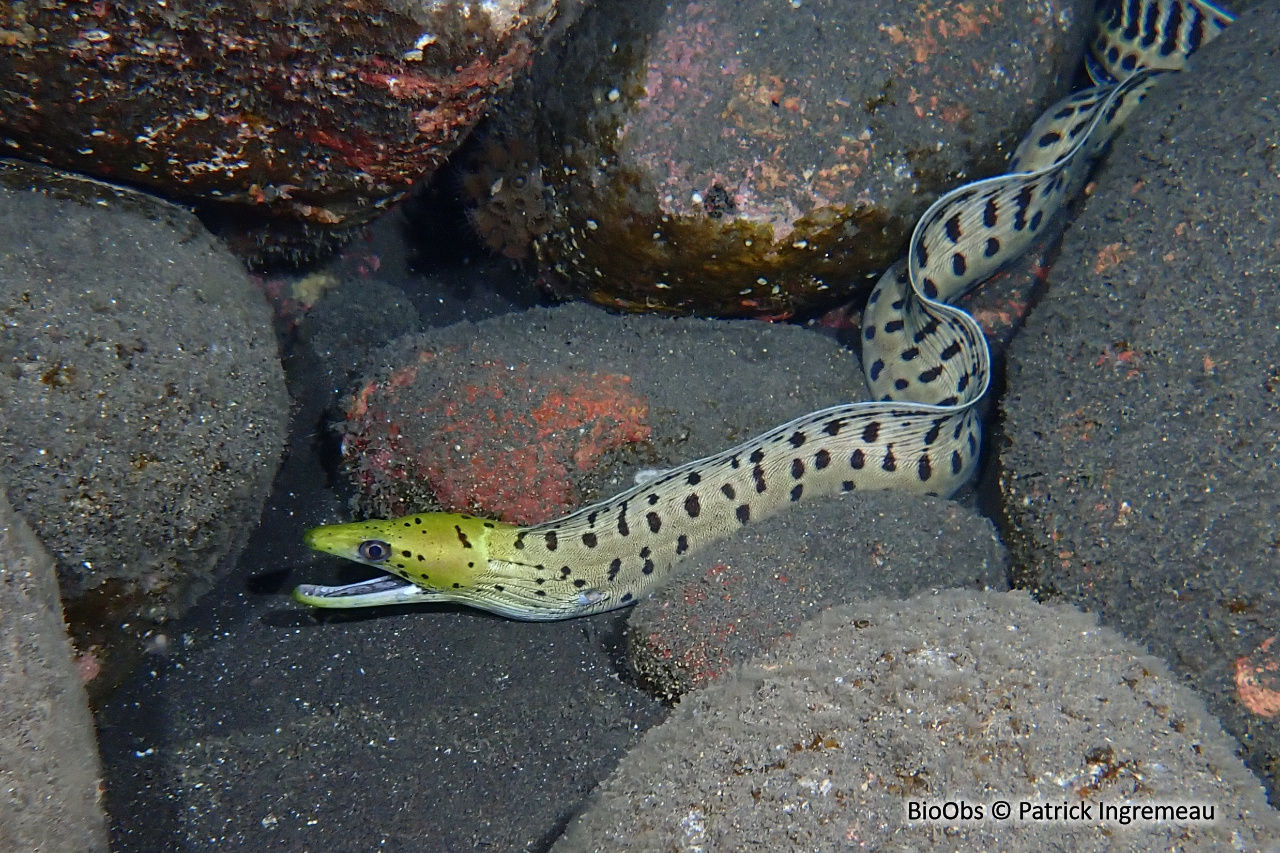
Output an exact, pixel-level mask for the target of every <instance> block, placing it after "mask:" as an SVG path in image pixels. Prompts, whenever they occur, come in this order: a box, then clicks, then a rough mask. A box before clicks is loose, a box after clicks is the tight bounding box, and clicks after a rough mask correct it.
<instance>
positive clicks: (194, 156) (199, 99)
mask: <svg viewBox="0 0 1280 853" xmlns="http://www.w3.org/2000/svg"><path fill="white" fill-rule="evenodd" d="M557 5H558V4H557V3H556V2H555V0H496V1H495V2H485V3H465V2H463V3H454V2H434V0H420V2H404V0H350V2H341V3H333V2H327V0H302V2H287V3H286V2H279V0H266V2H259V0H217V2H213V3H203V2H194V0H166V2H151V1H150V0H146V2H143V0H92V2H75V0H49V2H41V3H5V4H2V5H0V81H3V82H0V138H3V140H4V142H5V143H6V147H7V150H6V152H5V153H7V154H9V155H17V156H22V157H26V158H33V159H39V160H42V161H44V162H46V163H50V164H52V165H55V166H58V167H61V168H66V169H72V170H75V171H79V172H83V173H87V174H91V175H94V176H96V177H101V178H106V179H109V180H112V181H119V182H125V183H130V184H134V185H136V186H141V187H145V188H148V189H151V190H156V191H159V192H161V193H163V194H165V195H168V196H170V197H172V198H178V199H182V200H184V201H188V202H195V203H214V202H216V203H219V204H221V205H224V206H225V205H230V206H231V209H230V210H226V209H224V210H222V211H221V212H222V213H225V214H228V215H227V218H228V219H235V220H237V221H239V222H241V223H243V222H244V221H245V220H246V218H247V219H248V221H249V222H251V223H252V222H255V221H256V223H257V224H258V225H260V226H261V225H265V224H268V223H271V224H274V225H275V226H276V228H275V229H274V230H272V229H265V228H263V229H261V230H262V233H261V234H259V235H258V239H259V240H266V239H267V238H266V236H265V235H266V234H268V233H270V234H271V237H270V240H272V241H275V242H276V243H280V242H281V241H288V240H289V239H290V238H291V237H292V238H295V239H296V238H297V237H299V236H300V237H301V238H302V240H301V241H299V242H298V243H295V244H292V245H302V246H304V247H305V246H307V245H309V246H311V247H314V246H316V245H317V244H323V243H325V242H332V241H333V240H334V239H336V238H337V237H338V236H339V235H340V234H341V233H342V232H344V231H349V230H350V229H351V228H353V227H356V226H359V225H361V224H363V223H365V222H368V221H369V220H370V219H372V218H373V217H374V216H375V215H376V214H377V213H378V212H379V211H380V210H381V209H383V208H385V207H386V206H387V205H388V204H390V203H391V202H392V201H394V200H395V199H397V198H399V197H400V196H401V195H402V194H403V193H404V192H405V191H406V190H407V189H408V188H409V187H410V185H412V184H413V183H414V182H415V181H417V180H419V179H420V178H422V177H424V176H426V175H429V174H431V173H432V172H433V171H434V170H435V169H436V168H437V167H438V166H439V165H440V164H441V163H442V162H443V161H444V159H445V158H446V157H447V156H448V155H449V154H450V153H451V152H452V151H453V149H454V148H455V147H456V145H457V144H458V142H459V141H460V139H461V138H462V137H463V136H464V135H465V134H466V133H467V132H468V131H469V130H470V129H471V127H472V125H474V124H475V122H476V121H477V120H478V119H479V118H480V116H481V114H482V112H483V111H484V110H485V108H486V107H487V106H488V104H489V102H490V100H491V98H492V97H493V96H494V94H495V93H496V92H497V91H498V90H500V89H501V88H502V87H503V86H505V85H506V84H507V83H508V81H510V79H511V78H512V75H513V74H515V73H516V72H517V71H519V70H522V69H523V68H525V67H526V66H527V64H528V61H529V59H530V57H531V56H532V54H533V51H534V49H535V47H536V43H537V39H538V38H540V37H541V36H542V34H543V33H544V31H545V30H546V28H547V26H548V24H549V23H550V21H551V19H552V18H553V17H554V15H555V12H556V8H557ZM299 231H301V232H302V233H301V234H299V233H298V232H299ZM241 248H242V249H243V250H248V251H251V252H253V251H262V250H267V251H270V250H271V249H272V244H271V243H266V244H264V245H260V246H254V245H253V243H252V242H245V243H244V244H243V245H242V246H241Z"/></svg>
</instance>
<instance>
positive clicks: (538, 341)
mask: <svg viewBox="0 0 1280 853" xmlns="http://www.w3.org/2000/svg"><path fill="white" fill-rule="evenodd" d="M379 359H380V361H381V363H382V364H381V366H380V368H379V370H378V371H376V372H375V373H374V374H373V375H372V376H371V377H369V378H368V379H366V380H365V381H364V382H362V384H361V389H360V391H359V393H358V394H357V395H356V398H355V399H354V400H353V401H352V403H351V405H350V406H349V409H348V421H347V425H346V435H345V438H344V446H345V450H346V458H347V459H348V469H349V472H350V473H351V475H352V476H353V478H354V480H355V483H356V485H357V487H358V488H359V489H360V491H361V495H362V497H361V498H360V499H359V505H360V506H359V508H360V509H361V510H362V511H363V512H365V513H366V514H369V515H379V516H387V515H399V514H404V513H405V512H407V511H418V510H423V509H428V508H431V507H433V506H443V507H444V508H446V509H451V510H454V511H474V512H476V513H479V514H483V515H487V516H492V517H500V518H502V519H503V520H506V521H514V522H517V523H532V522H535V521H544V520H547V519H549V518H554V517H555V516H557V515H561V514H564V513H566V512H569V511H570V510H573V509H576V508H577V507H579V506H582V505H584V504H586V503H590V502H591V501H593V500H598V499H602V498H606V497H608V496H610V495H612V494H614V493H616V492H618V491H621V490H622V489H624V488H627V487H629V486H630V485H631V484H632V483H633V482H634V476H635V474H636V472H637V471H639V470H640V469H642V468H646V467H650V466H657V467H670V466H672V465H678V464H681V463H684V462H688V461H690V460H692V459H697V458H699V457H701V456H706V455H708V454H711V453H714V452H717V451H720V450H723V449H725V448H726V447H731V446H733V445H734V444H736V443H738V442H741V441H745V440H746V439H748V438H750V437H751V436H753V435H756V434H758V433H761V432H764V431H765V430H766V429H768V428H770V427H773V426H776V425H777V424H780V423H784V422H786V421H788V420H790V419H791V418H794V417H798V416H799V415H802V414H805V413H807V412H810V411H813V410H814V409H819V408H822V407H823V406H829V405H834V404H835V403H838V402H844V401H847V400H855V399H859V398H860V396H861V395H862V394H864V393H865V391H864V390H863V389H864V386H863V380H862V371H861V369H860V368H859V367H858V365H857V362H856V360H855V359H854V357H853V356H852V354H851V353H849V352H848V351H846V350H842V349H840V348H839V347H838V346H836V344H835V343H834V342H833V341H831V340H830V339H828V338H824V337H822V336H820V335H816V334H813V333H812V332H807V331H804V330H801V329H797V328H794V327H787V326H767V325H764V324H759V323H745V322H744V323H735V324H722V323H715V322H712V321H705V320H691V319H670V318H660V317H618V316H613V315H609V314H606V313H605V312H603V311H600V310H599V309H596V308H591V307H588V306H584V305H566V306H563V307H560V308H555V309H550V310H548V309H534V310H532V311H527V312H524V313H521V314H512V315H507V316H503V317H496V318H493V319H490V320H486V321H484V322H482V323H460V324H458V325H456V326H451V327H449V328H447V329H441V330H438V331H433V332H430V333H428V334H425V335H418V336H410V337H406V338H403V339H401V340H400V341H397V342H395V343H393V344H391V345H390V346H389V347H388V348H387V349H386V350H384V351H383V352H382V353H381V354H380V356H379ZM675 380H678V381H675Z"/></svg>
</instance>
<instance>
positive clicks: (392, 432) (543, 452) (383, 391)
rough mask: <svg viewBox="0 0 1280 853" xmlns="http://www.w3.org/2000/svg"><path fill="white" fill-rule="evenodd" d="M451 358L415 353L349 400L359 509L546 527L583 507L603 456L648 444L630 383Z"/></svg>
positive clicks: (348, 449)
mask: <svg viewBox="0 0 1280 853" xmlns="http://www.w3.org/2000/svg"><path fill="white" fill-rule="evenodd" d="M457 356H458V353H456V352H453V351H448V350H446V351H445V352H441V353H430V352H422V353H420V354H419V361H420V364H419V365H410V366H405V367H401V368H400V369H398V370H396V371H393V372H392V373H390V374H389V375H388V376H386V377H385V378H384V379H381V380H374V381H370V382H367V383H366V384H365V385H364V386H363V387H362V388H361V389H360V390H359V392H358V393H357V394H356V396H355V398H354V399H353V400H352V401H351V404H350V406H349V407H348V412H347V425H346V437H345V439H344V441H343V458H344V459H345V460H346V463H347V467H348V470H349V471H350V472H351V474H352V476H353V477H354V480H355V484H356V486H357V488H358V489H359V491H360V495H359V496H357V498H356V503H357V506H358V508H359V509H360V510H361V511H362V512H364V513H366V514H368V515H373V516H395V515H403V514H406V513H410V512H416V511H422V510H428V509H437V508H438V509H443V510H446V511H450V512H467V513H474V514H477V515H483V516H486V517H490V518H496V519H500V520H502V521H507V522H512V523H518V524H529V523H534V522H538V521H544V520H547V519H549V518H554V517H555V516H557V515H562V514H564V513H567V512H570V511H572V510H573V509H575V508H576V507H578V506H579V505H581V503H582V495H581V493H580V482H581V480H582V475H583V473H585V472H587V471H590V470H591V469H592V468H593V467H594V466H595V465H596V464H597V462H598V461H599V460H600V458H601V457H602V455H603V454H605V453H607V452H608V451H611V450H614V449H616V448H619V447H621V446H623V445H625V444H628V443H634V442H644V441H647V440H648V439H649V437H650V427H649V424H648V417H649V407H648V404H647V403H646V401H645V399H644V397H643V396H642V395H640V394H637V393H636V392H634V391H633V390H632V389H631V387H630V383H631V379H630V377H628V376H625V375H622V374H617V373H598V372H588V371H561V370H547V369H533V368H531V367H529V366H528V365H523V364H522V365H514V366H510V365H505V364H500V363H497V362H492V361H484V362H469V361H467V360H465V359H464V358H461V357H457ZM427 365H429V366H427Z"/></svg>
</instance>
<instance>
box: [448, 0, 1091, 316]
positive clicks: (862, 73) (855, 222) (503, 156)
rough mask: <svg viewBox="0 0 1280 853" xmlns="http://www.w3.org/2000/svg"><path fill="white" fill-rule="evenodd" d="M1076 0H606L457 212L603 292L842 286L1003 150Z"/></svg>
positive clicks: (560, 283) (1032, 113) (795, 307)
mask: <svg viewBox="0 0 1280 853" xmlns="http://www.w3.org/2000/svg"><path fill="white" fill-rule="evenodd" d="M1092 10H1093V4H1092V3H1091V2H1088V0H1051V2H1049V3H1048V4H1045V5H1040V6H1026V5H1024V6H1008V5H1004V4H1000V3H997V2H978V3H966V2H929V3H926V4H924V5H918V4H903V3H891V2H886V0H859V2H856V3H848V2H836V0H804V2H803V3H800V2H793V3H777V2H765V0H753V2H747V3H739V4H723V5H717V4H712V3H689V4H683V5H674V6H670V7H668V6H667V5H666V4H663V3H656V2H648V1H646V2H641V3H631V4H629V5H628V6H627V14H625V15H623V14H619V12H618V10H617V9H616V8H614V6H613V4H611V3H602V4H600V5H598V6H596V7H594V8H593V9H592V10H589V11H588V12H587V13H586V14H585V15H584V16H583V17H582V18H581V19H580V20H579V21H578V23H577V24H576V25H575V27H574V28H573V29H572V30H571V32H570V35H569V38H568V39H567V40H565V41H564V42H562V43H561V44H559V45H557V46H556V47H555V48H552V49H548V51H546V52H545V53H543V54H542V55H541V56H540V57H539V58H538V59H537V60H536V61H535V63H534V70H533V74H532V76H531V79H530V80H529V82H528V83H527V84H524V85H521V86H519V87H517V92H516V93H515V95H514V96H513V97H512V98H511V99H510V101H509V102H508V103H507V104H506V105H505V106H504V108H503V110H502V113H501V115H500V116H499V117H498V119H497V120H496V121H495V123H494V127H493V128H492V130H491V131H490V132H489V133H488V139H489V141H488V142H487V146H486V150H487V151H488V152H489V154H488V155H486V153H485V151H484V150H482V151H481V152H480V155H479V160H480V161H481V165H479V166H476V167H474V174H475V176H476V177H475V178H473V179H472V180H471V181H470V182H469V184H470V186H469V190H470V193H471V195H472V196H473V197H475V198H476V199H477V211H476V213H474V214H473V216H472V218H473V221H475V222H477V224H478V225H480V230H481V232H482V234H483V235H484V236H485V237H486V239H488V240H489V241H490V242H491V244H493V245H494V246H495V247H496V248H498V250H500V251H502V252H503V253H504V254H507V255H510V256H517V255H519V254H521V251H522V249H523V247H524V246H527V245H529V244H530V243H532V246H533V248H534V250H535V251H536V254H537V258H538V260H539V262H540V264H541V265H542V267H543V269H544V273H545V277H546V280H547V282H548V283H549V284H550V285H551V286H552V287H553V289H555V290H557V291H559V292H561V293H563V294H572V295H585V296H587V297H589V298H591V299H592V300H594V301H596V302H599V303H602V304H605V305H609V306H612V307H619V308H626V309H633V310H658V311H672V312H682V313H687V312H701V313H710V314H718V315H721V316H751V317H779V316H788V315H791V314H793V313H795V312H799V311H812V310H815V309H817V308H821V307H824V306H830V305H834V304H837V303H839V302H841V301H844V300H846V299H848V298H850V297H851V296H852V295H854V294H855V293H857V292H858V291H859V289H860V287H861V286H862V285H863V283H864V282H865V281H866V280H867V278H868V277H869V276H873V275H875V274H877V273H878V272H879V271H881V270H883V269H884V268H885V267H886V266H887V265H888V264H889V263H891V262H892V261H894V260H896V259H897V258H898V257H899V256H900V255H901V254H902V251H903V249H904V246H905V242H906V238H907V236H908V234H909V231H910V229H911V227H912V226H913V225H914V223H915V220H916V218H917V217H918V216H919V215H920V214H921V213H922V212H923V211H924V208H925V207H926V206H927V205H928V204H929V203H930V202H931V201H932V200H933V199H934V198H936V197H937V196H938V195H939V194H940V193H941V192H943V191H945V190H947V189H950V188H951V187H953V186H955V185H957V184H958V183H960V182H962V181H964V180H967V179H973V178H976V177H980V176H983V175H988V174H994V173H998V172H1000V171H1002V170H1003V167H1004V163H1005V158H1006V157H1007V155H1008V154H1009V153H1010V151H1011V150H1012V148H1013V147H1014V146H1015V145H1016V143H1017V141H1018V139H1019V138H1020V136H1021V134H1022V133H1023V132H1024V131H1025V130H1026V128H1027V127H1028V126H1029V125H1030V123H1031V122H1032V121H1033V120H1034V119H1035V118H1036V116H1037V115H1038V114H1039V113H1040V111H1041V110H1042V109H1043V108H1045V107H1046V106H1047V105H1048V104H1049V103H1051V102H1052V101H1053V100H1054V99H1055V98H1056V97H1058V96H1059V95H1061V94H1062V93H1063V92H1064V91H1065V89H1066V87H1067V83H1068V81H1069V80H1070V77H1071V75H1072V73H1073V72H1074V70H1075V69H1076V68H1077V65H1078V62H1079V59H1080V55H1081V52H1082V49H1083V45H1084V41H1085V39H1086V37H1087V34H1088V32H1089V29H1090V20H1091V15H1092ZM504 148H505V150H504ZM526 149H532V150H533V151H534V152H535V153H536V157H535V158H532V159H531V158H529V157H528V156H526V155H525V152H526ZM495 152H497V153H495ZM513 188H514V189H515V190H518V193H519V197H518V198H517V197H515V195H514V194H513ZM531 203H532V205H533V206H537V205H538V204H540V205H541V209H540V210H535V211H533V212H530V208H531Z"/></svg>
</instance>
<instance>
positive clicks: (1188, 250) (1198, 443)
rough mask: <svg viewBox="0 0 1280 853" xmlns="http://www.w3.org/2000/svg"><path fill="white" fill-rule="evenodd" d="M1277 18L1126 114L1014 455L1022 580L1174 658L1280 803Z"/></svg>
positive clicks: (1276, 10)
mask: <svg viewBox="0 0 1280 853" xmlns="http://www.w3.org/2000/svg"><path fill="white" fill-rule="evenodd" d="M1278 29H1280V3H1277V2H1275V0H1268V2H1265V3H1262V4H1260V5H1258V6H1255V7H1253V8H1252V9H1250V10H1248V11H1246V12H1244V13H1243V14H1242V15H1241V17H1240V19H1239V20H1238V21H1237V22H1236V23H1235V24H1234V25H1232V26H1231V27H1229V28H1228V29H1227V30H1226V32H1225V33H1224V34H1223V35H1222V36H1221V37H1220V38H1219V39H1218V40H1217V41H1216V42H1214V43H1212V44H1210V45H1208V46H1207V47H1206V48H1205V49H1204V50H1203V51H1202V52H1200V53H1199V54H1197V55H1196V56H1195V57H1194V59H1193V62H1192V65H1191V70H1189V71H1188V72H1185V73H1183V74H1179V75H1172V76H1170V77H1167V78H1166V79H1164V80H1163V81H1162V82H1161V83H1160V85H1159V86H1158V87H1157V88H1156V90H1155V91H1154V92H1153V93H1152V95H1151V96H1150V98H1149V99H1148V101H1147V103H1145V104H1144V105H1143V106H1142V107H1141V109H1140V110H1138V111H1137V112H1136V113H1135V114H1134V115H1133V116H1132V117H1131V118H1130V120H1129V126H1128V128H1127V130H1126V131H1125V135H1124V136H1123V137H1122V138H1121V139H1120V141H1119V142H1118V144H1117V145H1116V147H1115V148H1114V150H1113V151H1112V152H1111V157H1110V160H1109V161H1108V163H1107V165H1106V166H1105V168H1103V169H1102V171H1101V172H1100V173H1099V175H1098V176H1097V184H1098V190H1097V192H1096V194H1095V195H1094V196H1093V197H1092V198H1091V199H1090V200H1089V202H1088V204H1087V206H1086V208H1085V210H1084V213H1083V214H1082V216H1081V217H1080V218H1079V219H1078V220H1077V222H1076V224H1075V226H1074V228H1073V230H1072V231H1071V232H1069V233H1068V235H1067V239H1066V240H1065V243H1064V246H1063V250H1062V254H1061V258H1060V260H1059V262H1058V264H1057V265H1056V266H1055V268H1054V270H1053V273H1052V283H1051V289H1050V294H1049V296H1048V298H1047V299H1046V300H1045V301H1044V302H1043V303H1042V304H1041V305H1040V306H1039V307H1038V308H1037V310H1036V311H1035V312H1033V314H1032V316H1031V319H1030V322H1029V325H1028V327H1027V329H1026V331H1025V333H1024V334H1023V335H1021V336H1020V337H1019V338H1018V339H1017V340H1015V341H1014V344H1013V347H1012V350H1011V361H1010V368H1009V393H1008V395H1007V396H1006V397H1005V399H1004V409H1005V413H1006V422H1005V432H1006V435H1007V447H1006V448H1005V449H1004V451H1003V453H1002V463H1003V465H1004V468H1005V474H1004V482H1005V487H1006V512H1007V514H1008V524H1009V528H1010V532H1009V536H1008V541H1009V544H1010V547H1011V548H1012V550H1013V551H1014V555H1015V559H1016V561H1017V562H1018V563H1019V564H1020V565H1021V567H1022V568H1023V570H1024V571H1025V573H1026V575H1025V577H1024V578H1022V582H1023V583H1024V584H1025V585H1027V586H1028V587H1030V588H1033V589H1036V590H1038V591H1040V592H1042V593H1044V594H1047V595H1053V596H1061V597H1063V598H1066V599H1067V600H1069V601H1073V602H1078V603H1079V604H1081V605H1082V606H1084V607H1086V608H1088V609H1090V610H1094V611H1097V612H1098V613H1099V614H1100V615H1101V617H1102V620H1103V622H1104V623H1106V624H1108V625H1110V626H1112V627H1115V628H1117V629H1119V630H1121V631H1123V632H1124V633H1126V634H1128V635H1129V636H1130V637H1133V638H1134V639H1137V640H1140V641H1142V642H1145V643H1147V644H1148V645H1149V647H1150V648H1151V650H1152V651H1153V652H1154V653H1156V654H1158V655H1161V656H1162V657H1164V658H1166V659H1167V660H1168V661H1169V662H1170V663H1171V664H1172V666H1173V667H1174V668H1175V670H1177V671H1178V672H1179V673H1180V674H1182V675H1183V676H1184V677H1185V678H1186V679H1188V681H1189V682H1190V683H1191V684H1192V685H1193V686H1195V687H1196V688H1197V689H1198V690H1199V691H1200V692H1201V693H1202V695H1204V697H1205V698H1206V700H1207V702H1208V704H1209V707H1210V709H1211V710H1212V711H1213V712H1214V713H1215V714H1217V715H1218V716H1219V717H1221V718H1222V721H1223V724H1224V725H1225V726H1226V728H1227V730H1228V731H1230V732H1231V733H1232V734H1234V735H1235V736H1236V737H1237V738H1239V739H1240V741H1241V742H1242V743H1243V744H1244V749H1245V755H1246V760H1247V761H1248V763H1249V764H1250V766H1252V767H1253V768H1254V770H1255V771H1257V772H1258V773H1259V774H1260V775H1261V776H1262V777H1263V779H1264V781H1265V782H1266V783H1267V784H1268V786H1269V787H1270V789H1271V792H1272V797H1273V798H1274V797H1276V796H1277V795H1278V794H1280V787H1278V783H1280V728H1277V726H1276V717H1275V714H1276V713H1277V712H1278V711H1280V689H1277V687H1276V682H1275V677H1274V673H1275V668H1276V664H1275V660H1274V657H1273V655H1274V652H1270V654H1271V655H1272V658H1271V662H1270V663H1269V664H1268V663H1265V659H1266V658H1267V656H1268V650H1269V648H1270V646H1271V643H1272V642H1273V641H1274V638H1275V637H1276V636H1278V635H1280V558H1278V553H1280V468H1277V461H1276V448H1277V446H1278V445H1280V335H1278V334H1277V331H1276V330H1277V329H1278V328H1280V294H1278V293H1277V290H1276V287H1275V283H1276V280H1277V276H1278V275H1280V221H1278V220H1277V219H1276V216H1275V200H1276V198H1277V196H1280V169H1278V167H1277V150H1280V129H1278V128H1280V125H1278V124H1277V122H1276V107H1275V98H1276V92H1277V91H1280V53H1278V51H1277V44H1276V38H1275V34H1276V32H1277V30H1278ZM1228 117H1229V118H1228ZM1068 259H1070V260H1071V262H1070V263H1068V262H1067V261H1068ZM1268 668H1270V669H1268ZM1267 672H1270V673H1271V676H1270V681H1269V682H1268V680H1267V678H1265V677H1262V676H1265V674H1266V673H1267ZM1268 683H1269V684H1270V685H1271V686H1270V687H1268V686H1267V684H1268Z"/></svg>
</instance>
